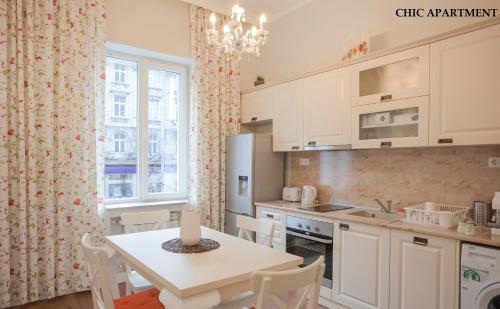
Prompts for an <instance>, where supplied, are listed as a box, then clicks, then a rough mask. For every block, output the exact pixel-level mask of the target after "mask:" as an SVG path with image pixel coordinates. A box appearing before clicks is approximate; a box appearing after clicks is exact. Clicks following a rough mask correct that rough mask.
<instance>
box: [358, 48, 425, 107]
mask: <svg viewBox="0 0 500 309" xmlns="http://www.w3.org/2000/svg"><path fill="white" fill-rule="evenodd" d="M428 94H429V45H424V46H419V47H415V48H412V49H408V50H405V51H401V52H398V53H394V54H390V55H387V56H383V57H379V58H375V59H372V60H367V61H365V62H361V63H358V64H355V65H353V66H352V105H353V106H355V105H363V104H370V103H377V102H386V101H392V100H400V99H405V98H412V97H419V96H424V95H428Z"/></svg>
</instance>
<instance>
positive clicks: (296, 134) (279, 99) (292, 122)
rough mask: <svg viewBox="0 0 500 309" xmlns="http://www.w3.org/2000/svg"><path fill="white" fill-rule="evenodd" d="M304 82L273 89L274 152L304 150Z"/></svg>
mask: <svg viewBox="0 0 500 309" xmlns="http://www.w3.org/2000/svg"><path fill="white" fill-rule="evenodd" d="M303 99H304V98H303V88H302V80H301V79H300V80H295V81H292V82H288V83H285V84H281V85H277V86H275V87H273V151H298V150H303V138H302V136H303V115H302V112H303V111H302V108H303Z"/></svg>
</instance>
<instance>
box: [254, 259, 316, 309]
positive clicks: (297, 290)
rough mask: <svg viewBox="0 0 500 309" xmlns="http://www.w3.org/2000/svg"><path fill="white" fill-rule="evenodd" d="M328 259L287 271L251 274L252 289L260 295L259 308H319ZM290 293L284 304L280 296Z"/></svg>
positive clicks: (257, 308)
mask: <svg viewBox="0 0 500 309" xmlns="http://www.w3.org/2000/svg"><path fill="white" fill-rule="evenodd" d="M324 260H325V258H324V257H323V256H321V257H319V258H318V259H317V260H316V261H315V262H314V263H312V264H310V265H308V266H306V267H304V268H298V269H292V270H286V271H256V272H255V273H253V275H252V290H253V292H254V293H255V294H257V303H256V306H255V308H256V309H267V308H272V305H271V304H273V305H275V306H276V307H277V308H279V309H291V308H294V309H299V308H302V307H303V306H304V305H306V307H305V308H306V309H315V308H317V307H318V300H319V290H320V288H321V282H322V281H323V274H324V272H325V263H324ZM283 294H285V295H286V294H287V297H286V298H287V299H286V301H284V300H283V299H282V298H280V297H278V295H283Z"/></svg>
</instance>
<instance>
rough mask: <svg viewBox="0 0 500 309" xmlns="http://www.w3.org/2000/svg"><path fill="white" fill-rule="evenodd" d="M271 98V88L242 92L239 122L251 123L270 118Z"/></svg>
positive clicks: (271, 110)
mask: <svg viewBox="0 0 500 309" xmlns="http://www.w3.org/2000/svg"><path fill="white" fill-rule="evenodd" d="M272 99H273V92H272V89H271V88H265V89H262V90H258V91H254V92H250V93H246V94H243V95H242V96H241V122H242V123H251V122H260V121H264V120H270V119H272V118H273V104H272Z"/></svg>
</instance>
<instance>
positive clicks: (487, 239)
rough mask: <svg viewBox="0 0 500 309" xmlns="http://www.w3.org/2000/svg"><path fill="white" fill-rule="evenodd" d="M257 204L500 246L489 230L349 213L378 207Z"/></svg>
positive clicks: (282, 203) (271, 202) (275, 202)
mask: <svg viewBox="0 0 500 309" xmlns="http://www.w3.org/2000/svg"><path fill="white" fill-rule="evenodd" d="M255 205H256V206H262V207H267V208H275V209H281V210H286V211H290V212H295V213H303V214H307V215H312V216H316V217H325V218H331V219H336V220H343V221H350V222H358V223H363V224H370V225H375V226H380V227H387V228H391V229H399V230H403V231H408V232H413V233H422V234H427V235H432V236H438V237H445V238H452V239H458V240H461V241H467V242H472V243H477V244H483V245H488V246H495V247H500V236H498V235H492V234H491V233H490V232H489V231H485V232H483V233H480V234H479V235H474V236H469V235H465V234H461V233H457V229H456V227H455V228H450V229H446V228H442V227H439V226H436V227H433V226H428V225H420V224H412V223H406V222H404V221H403V220H394V221H386V220H380V219H375V218H367V217H358V216H353V215H350V214H349V213H351V212H353V211H357V210H358V211H359V210H371V211H377V210H378V209H374V208H366V207H357V206H352V205H349V206H351V207H353V208H351V209H343V210H337V211H330V212H323V213H320V212H312V211H308V210H302V209H299V208H300V207H302V205H301V204H300V203H299V202H283V201H269V202H257V203H255Z"/></svg>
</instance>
